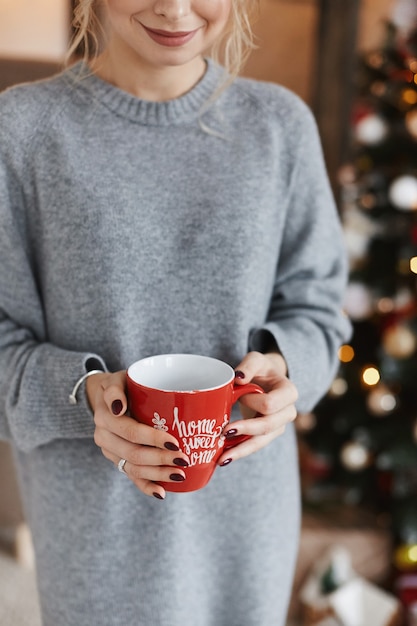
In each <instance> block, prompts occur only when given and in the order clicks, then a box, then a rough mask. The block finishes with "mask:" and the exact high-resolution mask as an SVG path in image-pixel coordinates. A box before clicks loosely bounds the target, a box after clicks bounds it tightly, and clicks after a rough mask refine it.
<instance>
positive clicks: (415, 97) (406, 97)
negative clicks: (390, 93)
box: [401, 89, 417, 104]
mask: <svg viewBox="0 0 417 626" xmlns="http://www.w3.org/2000/svg"><path fill="white" fill-rule="evenodd" d="M401 98H402V99H403V101H404V102H405V103H406V104H416V102H417V92H416V91H415V90H414V89H404V90H403V91H402V93H401Z"/></svg>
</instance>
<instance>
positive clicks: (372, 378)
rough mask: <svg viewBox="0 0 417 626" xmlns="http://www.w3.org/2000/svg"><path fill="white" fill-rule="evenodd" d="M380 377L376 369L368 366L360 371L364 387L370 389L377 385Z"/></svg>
mask: <svg viewBox="0 0 417 626" xmlns="http://www.w3.org/2000/svg"><path fill="white" fill-rule="evenodd" d="M380 378H381V375H380V373H379V371H378V370H377V368H376V367H374V366H369V367H365V369H364V370H363V371H362V380H363V382H364V383H365V385H368V386H369V387H372V386H373V385H377V384H378V383H379V381H380Z"/></svg>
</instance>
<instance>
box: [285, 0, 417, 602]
mask: <svg viewBox="0 0 417 626" xmlns="http://www.w3.org/2000/svg"><path fill="white" fill-rule="evenodd" d="M414 6H416V5H414ZM408 26H410V25H408ZM351 129H352V148H351V158H350V162H349V163H348V164H346V165H344V166H343V167H342V168H341V171H340V186H341V197H340V206H341V213H342V220H343V224H344V230H345V237H346V244H347V248H348V252H349V258H350V279H349V284H348V288H347V293H346V300H345V310H346V313H347V314H348V316H349V317H350V318H351V320H352V323H353V329H354V330H353V336H352V339H351V341H350V342H349V345H345V346H343V347H342V348H341V350H340V352H339V357H340V368H339V371H338V373H337V377H336V378H335V380H334V381H333V384H332V386H331V389H330V391H329V393H328V394H327V395H326V396H325V398H323V400H322V401H321V402H320V403H319V405H318V406H317V407H316V409H315V411H314V413H313V414H310V415H301V416H300V418H299V423H298V429H299V439H300V450H301V466H302V475H303V489H304V500H305V506H306V507H316V508H319V509H321V510H335V508H337V507H338V506H339V507H340V505H343V506H344V507H346V506H348V507H353V506H355V507H356V506H358V507H362V508H366V509H368V510H370V511H372V512H373V513H374V514H376V519H377V520H379V521H383V522H384V523H385V524H386V525H387V526H388V527H389V529H390V531H391V532H392V537H393V541H394V545H395V550H396V551H395V555H394V562H395V563H396V565H397V566H398V567H399V568H400V569H401V568H404V569H409V570H413V571H415V572H417V22H414V27H409V28H407V30H406V31H405V30H404V29H403V28H399V27H398V24H395V23H394V22H392V21H389V22H387V24H386V28H385V40H384V42H383V44H382V45H381V46H380V48H378V49H377V50H372V51H367V52H366V53H364V54H363V55H362V56H361V58H360V59H359V60H358V72H357V98H356V101H355V105H354V109H353V114H352V124H351ZM415 600H417V598H415Z"/></svg>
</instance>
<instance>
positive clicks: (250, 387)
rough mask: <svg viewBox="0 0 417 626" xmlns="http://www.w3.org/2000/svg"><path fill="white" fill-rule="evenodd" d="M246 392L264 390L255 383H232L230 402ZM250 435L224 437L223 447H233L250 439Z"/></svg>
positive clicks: (235, 400)
mask: <svg viewBox="0 0 417 626" xmlns="http://www.w3.org/2000/svg"><path fill="white" fill-rule="evenodd" d="M248 393H265V391H264V390H263V389H262V387H260V386H259V385H255V383H247V384H246V385H236V384H234V385H233V399H232V404H235V403H236V402H237V401H238V400H239V398H241V397H242V396H245V395H246V394H248ZM251 438H252V435H236V437H233V438H232V439H230V440H227V439H225V441H224V446H223V448H224V449H225V450H228V449H229V448H233V447H234V446H237V445H238V444H239V443H243V442H244V441H247V440H248V439H251Z"/></svg>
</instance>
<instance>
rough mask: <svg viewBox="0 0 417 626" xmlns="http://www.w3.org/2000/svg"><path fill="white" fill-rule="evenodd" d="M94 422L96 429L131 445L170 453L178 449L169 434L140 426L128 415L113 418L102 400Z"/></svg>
mask: <svg viewBox="0 0 417 626" xmlns="http://www.w3.org/2000/svg"><path fill="white" fill-rule="evenodd" d="M94 421H95V424H96V428H100V429H103V430H108V431H110V432H112V433H113V434H115V435H117V436H118V437H120V438H121V439H125V440H126V441H130V442H131V443H136V444H141V445H146V446H154V447H156V448H165V449H166V450H171V451H172V452H178V451H179V449H180V446H179V443H178V440H177V439H176V438H175V437H174V436H173V435H171V434H170V433H168V432H165V431H163V430H158V429H156V428H152V427H151V426H147V425H146V424H141V423H140V422H137V421H136V420H135V419H133V418H132V417H130V416H128V415H119V416H115V415H113V414H112V413H110V412H109V411H108V407H107V404H106V403H105V402H104V400H102V401H100V402H99V403H98V406H97V408H96V411H95V413H94Z"/></svg>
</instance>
